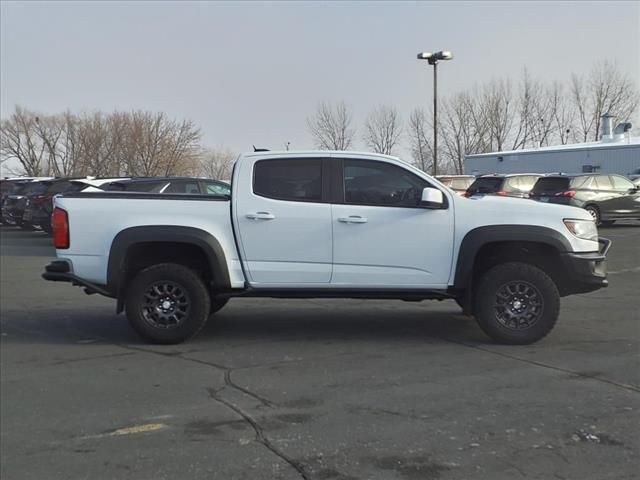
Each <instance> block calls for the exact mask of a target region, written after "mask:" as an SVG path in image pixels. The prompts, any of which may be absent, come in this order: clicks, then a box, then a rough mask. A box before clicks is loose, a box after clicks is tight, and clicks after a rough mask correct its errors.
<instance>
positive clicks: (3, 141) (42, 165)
mask: <svg viewBox="0 0 640 480" xmlns="http://www.w3.org/2000/svg"><path fill="white" fill-rule="evenodd" d="M36 119H38V116H37V115H36V114H35V113H33V112H31V111H29V110H26V109H24V108H22V107H19V106H16V108H15V110H14V112H13V114H11V116H10V117H9V118H8V119H7V120H3V121H2V123H1V124H0V156H2V158H3V159H4V160H5V161H6V160H11V159H13V160H17V161H18V162H19V163H20V165H21V166H22V169H23V173H24V174H26V175H30V176H40V175H44V174H47V173H48V164H47V147H46V145H45V144H44V142H42V141H41V139H40V137H39V135H38V134H37V132H36Z"/></svg>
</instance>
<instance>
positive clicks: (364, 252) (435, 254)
mask: <svg viewBox="0 0 640 480" xmlns="http://www.w3.org/2000/svg"><path fill="white" fill-rule="evenodd" d="M338 161H339V162H340V164H341V167H340V168H338V169H337V170H338V171H339V172H340V175H341V176H342V178H341V180H342V181H341V182H337V183H338V184H339V185H341V187H340V188H341V190H342V191H341V192H340V195H339V198H340V202H339V203H334V204H333V205H332V213H333V252H334V253H333V258H334V265H333V276H332V280H331V284H332V285H334V284H335V285H336V286H344V287H371V288H443V287H446V285H447V283H448V279H449V274H450V270H451V258H452V252H453V234H454V231H453V227H454V216H453V207H452V202H451V201H449V207H448V208H446V209H438V210H430V209H425V208H421V207H420V206H419V200H420V198H421V195H422V190H423V189H424V188H425V187H430V186H432V185H430V184H429V182H428V181H427V180H426V179H424V178H422V177H419V176H418V175H416V174H415V173H413V172H411V171H410V170H408V169H405V168H403V167H401V166H399V165H396V164H393V163H390V162H384V161H378V160H361V159H349V158H344V159H340V160H338ZM443 193H444V196H445V198H448V196H449V193H448V192H443Z"/></svg>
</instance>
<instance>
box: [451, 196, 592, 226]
mask: <svg viewBox="0 0 640 480" xmlns="http://www.w3.org/2000/svg"><path fill="white" fill-rule="evenodd" d="M462 200H463V201H466V202H467V205H468V207H467V208H477V209H479V210H481V211H482V212H483V214H485V215H491V213H494V214H497V215H503V214H504V213H505V212H509V213H519V212H521V213H522V214H523V215H531V214H541V215H545V216H547V215H554V214H556V215H558V216H559V217H562V218H575V219H580V220H590V219H591V216H590V215H589V213H588V212H587V211H586V210H584V209H582V208H578V207H571V206H569V205H558V204H557V203H543V202H537V201H535V200H530V199H528V198H512V197H498V196H495V195H476V196H474V197H470V198H464V197H463V198H462ZM467 205H465V206H467Z"/></svg>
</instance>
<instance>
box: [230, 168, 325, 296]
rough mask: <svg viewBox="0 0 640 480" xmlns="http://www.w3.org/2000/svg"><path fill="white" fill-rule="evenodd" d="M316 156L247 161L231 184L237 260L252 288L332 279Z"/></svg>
mask: <svg viewBox="0 0 640 480" xmlns="http://www.w3.org/2000/svg"><path fill="white" fill-rule="evenodd" d="M326 161H327V160H325V159H323V158H321V157H307V158H266V159H265V158H263V159H259V160H257V161H246V162H244V163H243V164H242V167H241V169H242V171H240V172H238V175H237V178H238V181H236V182H235V183H234V187H233V188H234V192H233V197H234V200H235V201H234V221H235V222H236V228H237V233H238V240H239V247H240V255H241V256H242V261H243V265H244V268H245V272H247V274H248V276H249V280H250V282H251V283H252V284H254V285H255V286H257V287H260V286H269V287H275V286H283V287H295V286H296V285H299V284H305V285H306V286H308V284H314V283H315V284H327V283H329V281H330V280H331V270H332V255H333V247H332V236H331V205H330V204H329V203H328V184H327V179H326V178H325V175H324V172H325V171H326V170H328V169H327V168H326V166H325V163H326Z"/></svg>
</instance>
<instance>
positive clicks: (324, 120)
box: [307, 102, 355, 150]
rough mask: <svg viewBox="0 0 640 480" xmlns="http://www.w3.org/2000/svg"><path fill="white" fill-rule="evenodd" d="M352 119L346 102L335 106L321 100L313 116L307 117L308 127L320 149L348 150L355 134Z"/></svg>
mask: <svg viewBox="0 0 640 480" xmlns="http://www.w3.org/2000/svg"><path fill="white" fill-rule="evenodd" d="M351 121H352V117H351V113H350V112H349V110H348V108H347V106H346V104H345V103H344V102H340V103H338V104H337V105H335V106H332V105H331V104H330V103H328V102H320V103H319V104H318V108H317V109H316V113H315V114H314V115H313V117H309V118H307V127H308V128H309V131H310V132H311V135H312V136H313V138H314V142H315V145H316V147H318V148H319V149H321V150H348V149H349V148H351V144H352V143H353V137H354V135H355V130H354V129H353V128H352V127H351Z"/></svg>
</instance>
